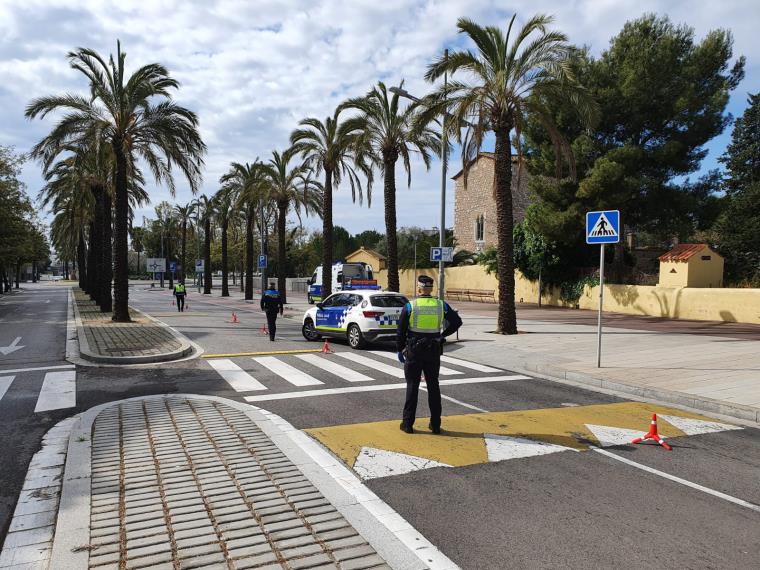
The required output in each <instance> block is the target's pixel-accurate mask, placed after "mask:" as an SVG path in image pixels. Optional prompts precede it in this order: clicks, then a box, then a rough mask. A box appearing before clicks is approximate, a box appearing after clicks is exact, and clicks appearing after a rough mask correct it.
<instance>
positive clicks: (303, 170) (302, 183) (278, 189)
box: [262, 148, 323, 303]
mask: <svg viewBox="0 0 760 570" xmlns="http://www.w3.org/2000/svg"><path fill="white" fill-rule="evenodd" d="M294 156H295V152H294V150H293V149H292V148H290V149H288V150H286V151H285V152H283V153H282V154H280V153H279V152H277V151H274V152H273V153H272V158H271V159H270V160H269V162H268V163H267V164H265V165H264V167H263V168H264V173H265V176H266V179H267V187H268V196H269V199H270V200H271V202H272V203H273V204H274V205H275V206H276V208H277V268H278V270H279V275H278V276H277V289H278V290H279V291H280V296H281V297H282V302H283V303H285V302H287V293H286V291H285V277H286V267H285V264H286V255H285V241H286V240H285V222H286V220H287V217H288V212H289V211H290V210H291V209H292V210H293V211H294V212H295V213H296V215H298V218H299V220H300V218H301V208H303V210H304V212H305V213H306V215H307V216H308V215H309V214H310V213H311V212H314V213H316V214H317V215H321V214H322V212H321V209H322V203H323V198H322V192H323V189H322V185H321V184H320V183H319V182H317V181H315V180H311V179H310V178H309V168H308V167H307V166H306V165H304V164H303V163H302V164H299V165H297V166H293V167H290V161H291V160H292V159H293V157H294ZM262 294H263V291H262Z"/></svg>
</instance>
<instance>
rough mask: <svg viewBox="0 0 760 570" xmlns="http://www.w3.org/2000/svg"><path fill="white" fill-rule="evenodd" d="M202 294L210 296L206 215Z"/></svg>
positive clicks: (207, 219)
mask: <svg viewBox="0 0 760 570" xmlns="http://www.w3.org/2000/svg"><path fill="white" fill-rule="evenodd" d="M203 232H204V233H205V234H206V235H205V236H204V237H203V259H204V262H203V294H204V295H211V219H210V218H209V217H208V215H206V221H205V222H204V223H203Z"/></svg>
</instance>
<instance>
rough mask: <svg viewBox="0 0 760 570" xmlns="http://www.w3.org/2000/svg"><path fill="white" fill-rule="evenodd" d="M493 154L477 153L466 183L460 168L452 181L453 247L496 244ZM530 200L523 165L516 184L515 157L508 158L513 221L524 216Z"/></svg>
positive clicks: (478, 247) (475, 248)
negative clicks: (510, 165)
mask: <svg viewBox="0 0 760 570" xmlns="http://www.w3.org/2000/svg"><path fill="white" fill-rule="evenodd" d="M494 164H495V161H494V157H493V153H490V152H481V153H480V154H478V156H477V158H475V159H474V160H473V161H472V162H471V163H470V170H469V172H468V174H467V186H466V187H465V184H464V171H462V170H460V171H459V172H458V173H456V174H455V175H454V176H453V177H452V179H453V180H454V239H456V243H457V250H461V249H465V250H467V251H472V252H479V251H482V250H484V249H485V248H487V247H489V246H491V245H493V246H495V245H496V242H497V236H496V201H495V200H494V197H493V190H494V188H493V184H494V179H493V178H494ZM529 203H530V199H529V194H528V171H527V168H525V167H524V166H523V168H522V172H521V176H520V184H519V186H518V184H517V157H512V212H513V219H514V221H515V223H519V222H521V221H522V220H523V219H524V218H525V211H526V210H527V208H528V204H529Z"/></svg>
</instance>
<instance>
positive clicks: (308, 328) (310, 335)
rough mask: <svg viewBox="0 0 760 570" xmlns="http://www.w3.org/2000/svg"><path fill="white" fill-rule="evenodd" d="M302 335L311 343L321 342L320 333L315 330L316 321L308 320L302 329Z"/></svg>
mask: <svg viewBox="0 0 760 570" xmlns="http://www.w3.org/2000/svg"><path fill="white" fill-rule="evenodd" d="M301 334H302V335H303V337H304V338H305V339H306V340H308V341H309V342H316V341H318V340H319V333H318V332H317V331H316V329H315V328H314V321H312V320H311V319H306V320H305V321H304V323H303V326H302V327H301Z"/></svg>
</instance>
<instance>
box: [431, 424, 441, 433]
mask: <svg viewBox="0 0 760 570" xmlns="http://www.w3.org/2000/svg"><path fill="white" fill-rule="evenodd" d="M428 427H429V428H430V431H432V432H433V433H434V434H436V435H438V434H440V433H441V426H434V425H433V424H432V423H429V424H428Z"/></svg>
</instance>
